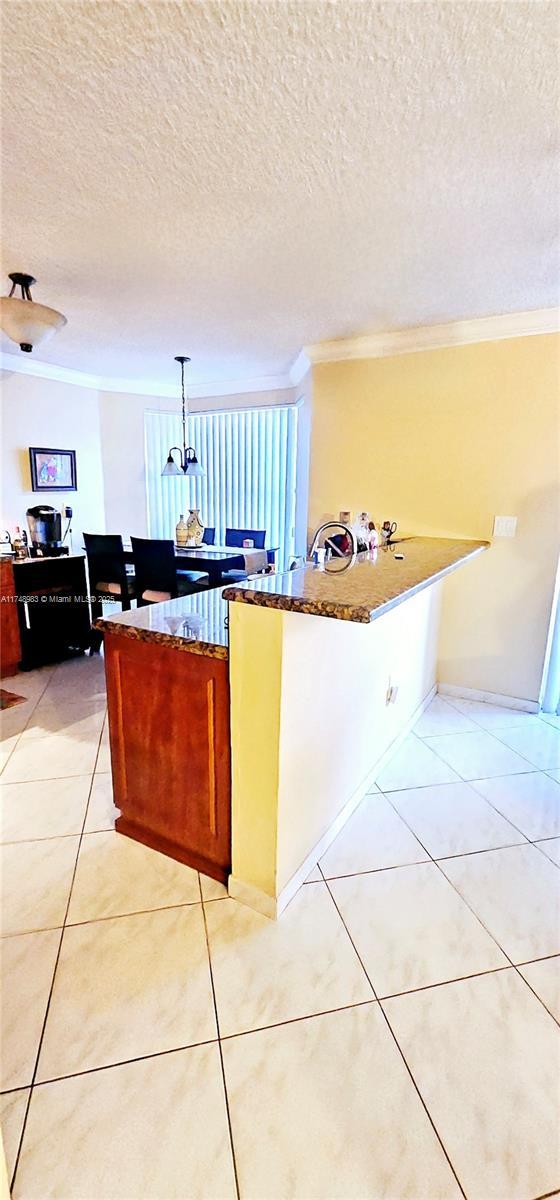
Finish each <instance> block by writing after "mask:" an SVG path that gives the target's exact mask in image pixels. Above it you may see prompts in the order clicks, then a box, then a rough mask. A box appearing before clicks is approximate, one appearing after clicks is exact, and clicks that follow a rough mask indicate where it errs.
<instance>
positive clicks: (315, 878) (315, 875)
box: [305, 866, 323, 883]
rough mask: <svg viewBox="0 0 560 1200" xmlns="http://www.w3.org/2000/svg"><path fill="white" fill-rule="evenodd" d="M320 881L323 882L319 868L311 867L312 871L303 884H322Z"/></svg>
mask: <svg viewBox="0 0 560 1200" xmlns="http://www.w3.org/2000/svg"><path fill="white" fill-rule="evenodd" d="M322 881H323V876H322V875H321V872H320V870H319V867H318V866H316V867H313V870H312V871H310V873H309V875H308V876H307V879H306V880H305V883H322Z"/></svg>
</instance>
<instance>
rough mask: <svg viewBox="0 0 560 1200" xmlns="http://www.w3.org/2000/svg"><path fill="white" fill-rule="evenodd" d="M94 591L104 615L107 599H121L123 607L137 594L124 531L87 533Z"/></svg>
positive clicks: (126, 607) (92, 588)
mask: <svg viewBox="0 0 560 1200" xmlns="http://www.w3.org/2000/svg"><path fill="white" fill-rule="evenodd" d="M84 544H85V548H86V556H87V563H88V572H89V587H90V593H91V595H92V596H93V597H95V600H97V601H98V605H96V606H95V607H98V608H99V613H98V614H97V615H101V602H102V601H103V600H120V602H121V605H122V608H123V610H127V609H129V608H130V602H131V600H133V599H134V596H135V594H136V593H135V587H134V579H132V578H131V577H130V576H129V575H127V573H126V562H125V557H124V550H123V543H122V537H121V535H120V533H84Z"/></svg>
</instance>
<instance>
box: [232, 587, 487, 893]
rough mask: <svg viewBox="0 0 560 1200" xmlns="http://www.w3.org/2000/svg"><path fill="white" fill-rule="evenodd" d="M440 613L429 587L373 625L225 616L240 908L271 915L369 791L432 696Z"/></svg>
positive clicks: (237, 611)
mask: <svg viewBox="0 0 560 1200" xmlns="http://www.w3.org/2000/svg"><path fill="white" fill-rule="evenodd" d="M463 569H467V567H465V568H463V567H461V568H460V570H463ZM439 608H440V587H439V585H438V584H435V585H434V586H432V587H429V588H426V589H425V590H424V591H422V592H420V593H419V594H418V595H416V596H412V597H411V598H410V599H409V600H407V601H406V603H404V604H400V605H398V606H397V607H396V608H393V609H391V610H390V611H389V612H387V613H384V614H383V616H382V617H380V618H379V619H378V620H377V621H374V622H373V623H372V624H371V625H361V624H359V623H356V622H353V621H336V620H331V619H325V618H324V617H317V616H309V615H308V614H304V613H293V612H282V611H280V610H277V609H270V608H259V607H258V606H256V605H249V604H236V603H231V604H230V605H229V632H230V687H231V745H232V803H231V816H232V874H231V877H230V880H229V890H230V894H231V895H233V896H235V897H236V898H237V899H238V900H242V901H243V902H244V903H246V904H249V905H250V906H252V907H255V908H257V909H259V911H261V912H264V913H265V914H266V915H267V916H276V915H277V914H278V913H279V911H281V909H282V908H283V907H284V905H285V904H286V903H287V901H288V900H289V899H290V898H291V896H292V895H293V894H294V890H295V889H297V887H298V886H299V885H300V884H301V883H303V881H304V879H305V878H306V876H307V875H308V874H309V872H310V870H311V868H312V867H313V866H314V865H315V863H316V862H317V858H318V857H319V856H320V854H321V853H323V852H324V850H326V848H327V845H328V844H329V842H330V841H331V840H332V838H333V837H334V835H335V833H336V832H337V831H338V828H339V827H340V826H339V825H336V822H337V821H340V822H341V823H343V821H344V820H345V819H346V818H347V817H348V815H349V813H350V811H351V810H352V807H353V806H355V805H356V804H357V803H358V802H359V801H360V800H361V799H362V796H363V795H364V794H365V793H366V792H367V791H369V790H370V787H371V784H372V783H373V779H374V775H375V768H376V764H378V763H379V761H380V759H381V758H382V756H383V755H384V754H385V753H386V751H387V750H388V748H389V747H390V746H391V745H392V743H393V742H395V740H396V739H397V738H398V737H399V736H400V735H401V734H402V732H403V730H404V729H405V728H406V727H407V725H408V724H409V722H410V720H411V718H412V717H413V714H414V713H415V712H416V711H417V709H418V707H419V705H420V704H421V703H422V701H423V700H424V699H425V698H426V696H427V695H428V694H429V692H430V691H431V689H432V688H433V686H434V683H435V668H436V651H437V632H438V624H439ZM390 682H392V683H393V684H395V685H397V687H398V694H397V698H396V703H394V704H388V703H387V690H388V686H389V683H390ZM324 839H326V841H324ZM308 860H309V861H308Z"/></svg>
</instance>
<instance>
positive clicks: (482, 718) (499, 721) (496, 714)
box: [446, 696, 539, 730]
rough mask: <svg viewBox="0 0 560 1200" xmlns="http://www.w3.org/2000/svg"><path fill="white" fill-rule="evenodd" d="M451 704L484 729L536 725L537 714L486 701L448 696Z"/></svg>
mask: <svg viewBox="0 0 560 1200" xmlns="http://www.w3.org/2000/svg"><path fill="white" fill-rule="evenodd" d="M446 699H447V701H448V703H449V704H452V705H453V708H456V709H457V711H458V712H461V713H463V715H464V716H466V717H469V719H470V720H471V721H474V723H475V724H476V725H479V726H481V728H482V729H490V730H492V729H514V728H523V727H525V726H531V725H536V724H537V722H538V720H539V716H538V714H537V713H528V712H522V711H521V709H519V708H506V707H505V705H501V704H487V703H486V702H485V701H484V700H467V699H463V698H462V697H460V696H447V697H446Z"/></svg>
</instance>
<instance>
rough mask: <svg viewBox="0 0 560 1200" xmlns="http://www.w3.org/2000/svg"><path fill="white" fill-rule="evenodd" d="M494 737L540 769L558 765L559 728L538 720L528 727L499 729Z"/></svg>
mask: <svg viewBox="0 0 560 1200" xmlns="http://www.w3.org/2000/svg"><path fill="white" fill-rule="evenodd" d="M496 737H499V739H500V741H501V742H504V744H505V745H506V746H509V747H510V748H511V749H512V750H515V751H516V753H517V754H521V755H523V757H524V758H526V759H527V761H528V762H530V763H532V764H533V766H535V767H538V768H539V770H540V771H545V770H553V769H554V768H556V767H560V729H554V728H553V726H552V725H547V724H545V722H544V721H539V722H538V724H537V725H536V726H534V727H533V726H532V727H531V728H530V729H500V730H496Z"/></svg>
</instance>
